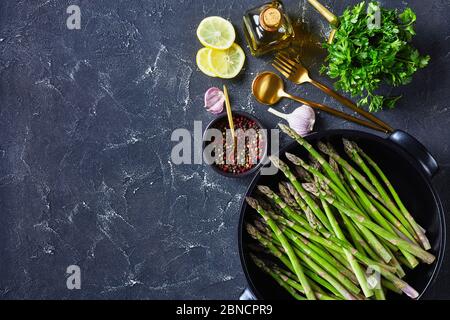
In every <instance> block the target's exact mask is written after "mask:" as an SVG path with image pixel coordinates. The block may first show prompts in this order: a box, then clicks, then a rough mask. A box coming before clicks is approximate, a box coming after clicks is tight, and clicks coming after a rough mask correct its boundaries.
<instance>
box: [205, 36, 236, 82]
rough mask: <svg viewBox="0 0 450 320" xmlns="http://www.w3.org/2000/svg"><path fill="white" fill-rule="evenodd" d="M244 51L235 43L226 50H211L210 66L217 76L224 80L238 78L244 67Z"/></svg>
mask: <svg viewBox="0 0 450 320" xmlns="http://www.w3.org/2000/svg"><path fill="white" fill-rule="evenodd" d="M244 62H245V54H244V50H242V48H241V47H240V46H239V45H237V44H236V43H233V45H232V46H231V47H230V48H229V49H226V50H211V51H210V52H209V65H210V66H211V70H212V71H213V72H214V73H215V74H216V76H218V77H220V78H224V79H231V78H234V77H236V76H237V75H238V74H239V72H240V71H241V69H242V67H243V66H244Z"/></svg>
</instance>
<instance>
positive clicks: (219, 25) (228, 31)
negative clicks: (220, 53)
mask: <svg viewBox="0 0 450 320" xmlns="http://www.w3.org/2000/svg"><path fill="white" fill-rule="evenodd" d="M197 37H198V39H199V40H200V42H201V43H202V45H204V46H205V47H208V48H212V49H218V50H225V49H228V48H229V47H231V45H232V44H233V42H234V39H235V38H236V33H235V31H234V28H233V25H232V24H231V23H230V22H229V21H228V20H225V19H224V18H221V17H216V16H213V17H208V18H205V19H203V20H202V22H200V24H199V25H198V28H197Z"/></svg>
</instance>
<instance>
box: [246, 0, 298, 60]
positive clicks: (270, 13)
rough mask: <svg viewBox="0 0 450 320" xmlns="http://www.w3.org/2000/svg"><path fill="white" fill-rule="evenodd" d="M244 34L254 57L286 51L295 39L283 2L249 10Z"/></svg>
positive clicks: (273, 2) (275, 2)
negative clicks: (274, 51) (271, 52)
mask: <svg viewBox="0 0 450 320" xmlns="http://www.w3.org/2000/svg"><path fill="white" fill-rule="evenodd" d="M244 33H245V37H246V39H247V42H248V44H249V47H250V51H251V53H252V55H254V56H260V55H263V54H265V53H268V52H270V51H273V50H281V49H284V48H286V47H287V46H289V44H290V42H291V41H292V39H293V38H294V28H293V27H292V24H291V21H290V20H289V17H288V16H287V15H286V13H285V11H284V7H283V4H282V3H281V1H272V2H270V3H266V4H264V5H262V6H260V7H256V8H253V9H250V10H248V11H247V12H246V13H245V15H244Z"/></svg>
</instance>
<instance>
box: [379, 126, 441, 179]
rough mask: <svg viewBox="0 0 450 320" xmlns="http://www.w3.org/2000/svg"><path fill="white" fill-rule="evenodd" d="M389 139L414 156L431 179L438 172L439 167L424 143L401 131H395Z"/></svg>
mask: <svg viewBox="0 0 450 320" xmlns="http://www.w3.org/2000/svg"><path fill="white" fill-rule="evenodd" d="M388 139H389V140H391V141H392V142H394V143H396V144H397V145H399V146H400V147H401V148H403V149H404V150H405V151H406V152H408V153H409V154H410V155H412V156H413V157H414V158H415V159H416V160H417V161H418V162H419V164H420V166H421V167H422V169H423V170H424V171H425V173H426V174H427V176H428V177H429V178H432V177H433V176H434V175H435V174H436V173H437V172H438V170H439V166H438V164H437V161H436V159H434V157H433V156H432V155H431V153H430V152H428V150H427V149H426V148H425V147H424V146H423V144H422V143H420V142H419V141H418V140H417V139H416V138H414V137H413V136H411V135H410V134H408V133H406V132H404V131H401V130H395V131H394V132H393V133H392V134H391V135H389V137H388Z"/></svg>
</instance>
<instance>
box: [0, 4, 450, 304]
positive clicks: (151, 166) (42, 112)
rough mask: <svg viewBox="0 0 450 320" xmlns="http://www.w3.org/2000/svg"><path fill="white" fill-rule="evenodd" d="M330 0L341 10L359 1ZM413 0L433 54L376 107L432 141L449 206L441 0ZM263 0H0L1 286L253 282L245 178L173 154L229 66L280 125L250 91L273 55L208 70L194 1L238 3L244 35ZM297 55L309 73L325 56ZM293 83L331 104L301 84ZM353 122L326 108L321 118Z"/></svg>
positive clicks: (302, 7) (199, 8) (173, 287)
mask: <svg viewBox="0 0 450 320" xmlns="http://www.w3.org/2000/svg"><path fill="white" fill-rule="evenodd" d="M382 2H383V3H384V4H386V5H392V1H382ZM324 3H327V4H328V5H329V6H330V7H331V8H332V9H333V10H334V11H335V12H337V13H339V12H342V10H343V8H344V6H345V5H348V4H352V3H356V1H324ZM408 3H409V4H410V5H411V6H412V8H413V9H414V10H415V11H416V12H417V15H418V22H417V31H418V36H417V38H416V40H415V42H416V44H417V46H418V47H419V48H420V49H421V51H422V52H424V53H428V54H430V55H431V57H432V59H431V64H430V66H429V67H428V68H427V69H425V70H423V71H420V72H419V73H418V74H417V75H416V76H415V78H414V81H413V83H412V84H410V85H408V86H406V87H403V88H400V89H396V90H395V91H396V92H399V93H402V94H403V95H404V98H403V99H402V100H401V102H400V104H399V106H398V108H397V109H395V110H392V111H386V112H382V113H380V114H379V116H380V117H381V118H383V119H385V120H387V121H388V122H389V123H390V124H391V125H392V126H394V127H396V128H401V129H404V130H406V131H408V132H410V133H412V134H413V135H414V136H416V137H417V138H418V139H419V140H421V141H422V142H423V143H424V144H425V145H426V146H427V147H428V148H429V150H430V151H431V152H432V153H433V154H434V155H435V156H436V158H437V159H438V161H439V163H440V165H441V171H440V173H439V175H438V176H436V177H435V179H434V185H435V187H436V189H437V190H438V192H439V193H440V195H441V197H442V200H443V202H444V206H445V208H450V193H449V191H448V181H449V180H450V156H449V151H450V150H449V137H450V108H449V102H448V101H449V100H450V95H449V87H450V81H449V79H450V75H449V73H450V69H449V67H448V64H449V63H450V42H449V37H450V33H449V25H450V24H449V20H448V12H449V10H450V6H449V4H448V1H446V0H433V1H420V0H414V1H408ZM70 4H78V5H80V7H81V10H82V22H81V27H82V28H81V30H78V31H69V30H68V29H67V28H66V18H67V16H68V15H67V14H66V8H67V7H68V6H69V5H70ZM257 4H259V2H258V1H248V0H246V1H210V0H204V1H198V0H191V1H188V0H185V1H169V0H166V1H164V0H163V1H152V0H147V1H144V0H142V1H132V0H130V1H116V0H114V1H112V0H108V1H106V0H103V1H101V0H99V1H87V0H86V1H76V0H73V1H67V0H63V1H56V0H35V1H24V0H18V1H9V0H7V1H1V2H0V163H1V165H0V298H2V299H12V298H67V299H70V298H101V299H103V298H105V299H106V298H127V299H131V298H136V299H147V298H185V299H194V298H199V299H216V298H227V299H234V298H237V297H238V296H239V293H240V292H241V290H242V289H243V288H244V287H245V286H246V282H245V279H244V276H243V273H242V270H241V266H240V262H239V256H238V247H237V222H238V218H239V207H240V204H241V201H242V194H243V192H244V191H245V190H246V187H247V185H248V183H249V181H250V178H248V179H245V180H231V179H224V178H222V177H221V176H218V175H216V174H214V173H213V172H212V171H210V170H209V169H208V168H207V167H205V166H202V165H192V166H189V165H186V166H175V165H173V164H172V163H171V162H170V151H171V147H172V145H173V143H171V142H170V135H171V132H172V130H173V129H175V128H179V127H183V128H187V129H189V130H192V129H193V121H194V120H202V121H204V122H205V124H206V122H208V121H210V120H211V119H212V118H211V116H210V115H208V114H207V113H206V112H205V111H204V110H203V107H202V105H203V103H202V94H203V92H204V91H205V90H206V89H207V88H208V87H210V86H212V85H217V86H220V85H222V84H223V83H225V82H226V83H227V85H228V86H229V88H230V91H231V92H232V99H233V105H234V106H235V108H237V109H240V110H246V111H248V112H251V113H252V114H255V115H256V116H258V117H259V118H261V119H262V120H263V121H264V122H265V123H266V124H267V125H268V126H275V125H276V122H277V121H276V119H274V118H273V116H271V115H270V114H268V113H267V112H266V108H265V107H262V106H260V105H258V104H257V103H256V102H255V101H254V99H253V98H252V96H251V92H250V84H251V81H252V79H253V77H254V75H255V74H256V73H257V72H260V71H263V70H266V69H269V70H270V69H271V67H270V64H269V60H268V59H267V58H265V59H255V58H252V57H250V55H249V54H248V55H247V56H248V61H247V63H246V69H245V72H244V73H243V75H242V76H240V77H239V78H238V79H235V80H233V81H221V80H217V79H211V78H207V77H206V76H204V75H202V74H201V73H200V72H198V70H197V68H196V65H195V53H196V51H197V50H198V48H200V44H199V43H198V42H197V40H196V37H195V29H196V26H197V24H198V22H199V21H200V20H201V19H202V18H203V17H205V16H209V15H221V16H223V17H226V18H229V19H231V20H232V21H233V23H234V24H235V26H236V28H237V33H238V38H239V39H238V41H239V42H240V43H241V44H243V34H242V25H241V16H242V13H243V12H244V10H245V9H247V8H248V7H250V6H254V5H257ZM285 4H286V7H287V8H288V11H289V13H290V15H291V17H293V18H294V19H296V20H299V21H303V22H305V23H308V25H309V27H310V31H311V32H313V33H314V34H316V35H318V36H320V37H323V36H324V35H325V34H326V33H327V31H328V27H327V25H326V24H325V23H324V22H323V20H321V18H320V17H319V16H318V14H317V13H316V12H314V10H313V9H312V8H311V7H310V6H309V5H308V4H307V2H306V1H305V0H296V1H290V0H286V1H285ZM399 6H401V7H404V6H405V2H402V3H400V4H399ZM246 52H247V53H248V50H246ZM305 63H306V64H307V65H308V66H309V67H310V68H311V69H312V71H313V72H312V73H313V75H314V76H316V77H318V75H317V69H318V66H319V65H320V62H319V61H318V59H316V60H315V62H314V61H306V62H305ZM318 78H320V77H318ZM321 79H322V80H323V81H324V82H325V83H328V84H330V82H329V81H328V80H327V79H324V78H321ZM287 88H288V89H289V90H290V91H292V92H293V93H298V94H301V95H303V96H306V97H309V98H311V99H313V100H316V101H322V102H325V103H326V104H329V105H331V106H333V107H336V108H340V106H338V105H337V104H336V103H335V102H334V101H332V100H331V99H329V98H327V97H325V96H324V95H323V94H322V93H321V92H318V91H317V90H316V89H314V88H312V87H310V86H308V85H305V86H302V87H294V86H293V85H291V84H289V85H287ZM282 107H283V108H285V110H287V109H288V108H291V107H292V104H291V103H289V102H287V101H285V102H283V103H282ZM354 127H355V126H354V125H352V124H350V123H345V122H343V121H341V120H338V119H333V118H330V117H329V116H326V115H319V121H318V125H317V130H323V129H327V128H354ZM448 220H450V217H449V218H448ZM71 264H77V265H79V266H80V267H81V270H82V289H81V290H75V291H69V290H67V289H66V283H65V282H66V274H65V270H66V268H67V266H68V265H71ZM449 268H450V255H447V259H446V261H445V264H444V266H443V268H442V270H441V273H440V276H439V278H438V279H437V282H436V284H435V285H434V286H433V287H432V288H431V289H430V290H429V292H428V294H427V297H428V298H450V291H449V290H448V288H449V287H450V271H449Z"/></svg>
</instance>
